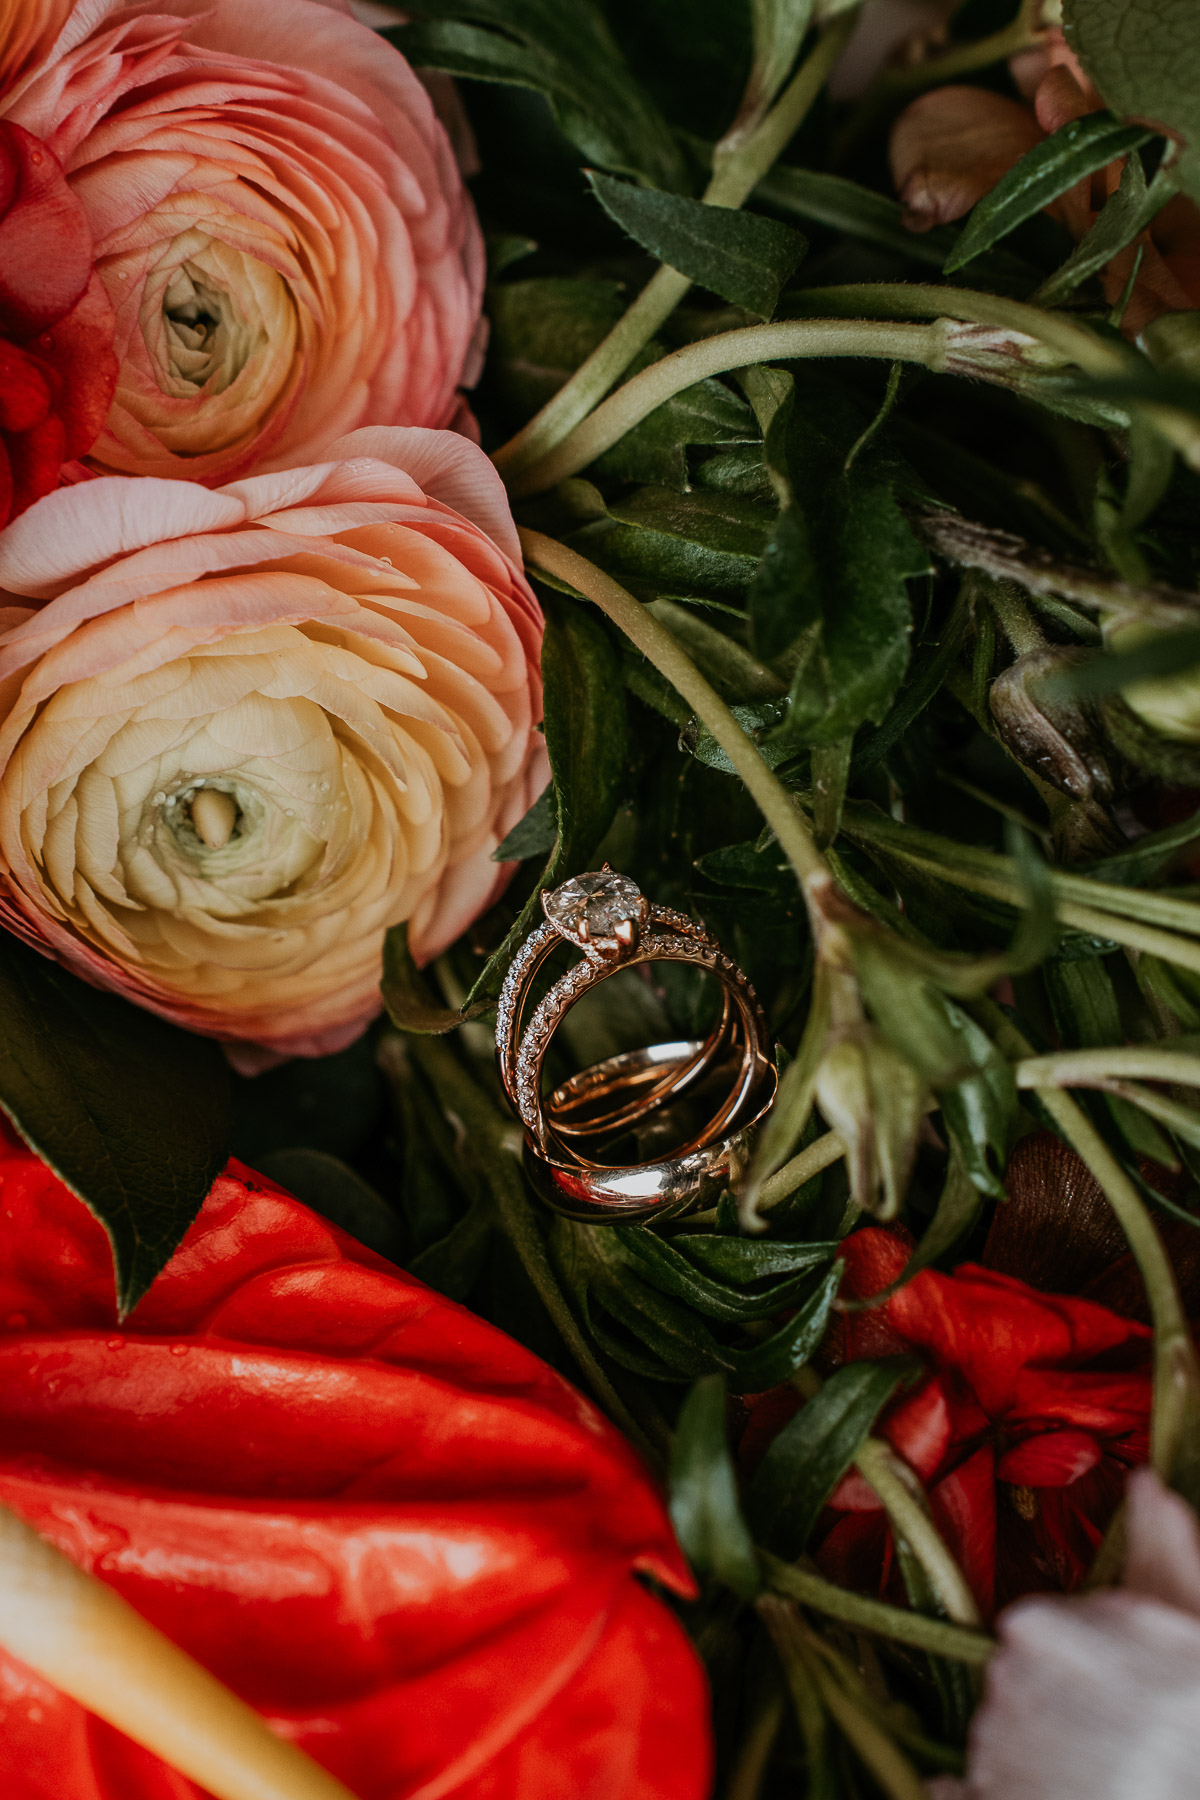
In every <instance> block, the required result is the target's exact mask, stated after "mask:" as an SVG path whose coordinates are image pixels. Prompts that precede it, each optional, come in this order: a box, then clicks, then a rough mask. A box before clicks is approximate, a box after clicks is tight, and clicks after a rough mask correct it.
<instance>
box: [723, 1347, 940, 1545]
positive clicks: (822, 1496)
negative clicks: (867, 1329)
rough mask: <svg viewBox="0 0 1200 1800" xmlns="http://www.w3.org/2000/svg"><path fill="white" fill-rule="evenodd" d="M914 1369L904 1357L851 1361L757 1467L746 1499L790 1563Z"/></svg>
mask: <svg viewBox="0 0 1200 1800" xmlns="http://www.w3.org/2000/svg"><path fill="white" fill-rule="evenodd" d="M915 1368H916V1365H914V1364H913V1363H912V1362H910V1361H909V1360H908V1359H906V1358H898V1359H896V1360H893V1361H889V1362H852V1363H847V1364H846V1365H845V1366H844V1367H843V1368H841V1369H838V1370H836V1371H835V1373H834V1374H833V1375H831V1376H830V1378H829V1380H828V1381H827V1382H826V1383H825V1385H824V1387H823V1388H822V1389H821V1391H820V1393H819V1394H817V1396H816V1397H815V1399H812V1400H809V1401H808V1402H807V1404H806V1405H805V1406H803V1407H801V1409H800V1411H799V1412H798V1413H797V1414H796V1416H795V1418H794V1419H791V1420H789V1421H788V1423H787V1424H786V1425H785V1426H784V1428H783V1430H782V1431H781V1432H780V1433H779V1436H778V1437H777V1438H776V1439H775V1441H774V1443H772V1444H771V1446H770V1448H769V1449H768V1451H767V1453H766V1455H765V1456H764V1457H763V1459H762V1462H761V1463H760V1464H759V1466H758V1469H757V1471H756V1473H755V1476H754V1480H753V1482H752V1483H751V1485H750V1492H749V1494H748V1495H747V1499H746V1511H747V1514H748V1516H749V1519H750V1524H751V1527H752V1529H753V1531H754V1535H755V1537H756V1538H757V1539H758V1540H759V1541H760V1542H762V1543H764V1544H766V1545H767V1546H768V1548H770V1549H772V1550H774V1551H775V1552H776V1553H777V1554H778V1555H780V1556H785V1557H787V1558H788V1560H789V1561H794V1560H795V1558H796V1557H797V1556H799V1555H800V1554H801V1553H802V1551H803V1550H804V1547H805V1545H806V1544H807V1543H808V1540H809V1536H810V1535H811V1533H812V1529H813V1526H814V1525H815V1524H816V1522H817V1519H818V1518H819V1516H820V1513H821V1508H822V1507H823V1506H824V1505H825V1502H826V1501H827V1500H828V1498H829V1496H830V1494H832V1492H833V1490H834V1488H835V1487H836V1486H837V1484H838V1482H839V1481H840V1480H841V1479H842V1476H843V1475H844V1474H845V1473H846V1471H847V1469H848V1468H849V1467H850V1465H851V1463H852V1462H853V1461H854V1458H855V1457H856V1456H857V1455H858V1452H859V1449H860V1448H861V1446H862V1442H863V1439H864V1438H865V1437H867V1436H868V1435H869V1433H870V1431H871V1427H872V1426H873V1425H874V1423H875V1420H876V1419H877V1418H878V1416H879V1414H880V1413H881V1412H882V1411H883V1408H884V1407H885V1406H886V1405H887V1403H888V1401H889V1400H890V1399H891V1398H892V1395H893V1394H894V1393H895V1391H896V1389H897V1388H898V1387H899V1385H900V1383H901V1382H902V1381H906V1380H910V1379H911V1378H912V1376H913V1374H914V1372H915Z"/></svg>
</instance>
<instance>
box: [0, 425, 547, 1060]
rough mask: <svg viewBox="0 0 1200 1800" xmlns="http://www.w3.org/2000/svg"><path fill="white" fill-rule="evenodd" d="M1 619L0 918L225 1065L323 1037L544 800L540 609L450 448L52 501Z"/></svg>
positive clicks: (433, 945) (373, 1006)
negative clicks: (206, 1042) (224, 1047)
mask: <svg viewBox="0 0 1200 1800" xmlns="http://www.w3.org/2000/svg"><path fill="white" fill-rule="evenodd" d="M0 626H2V627H3V629H0V922H2V923H3V924H5V925H7V926H8V927H9V928H10V929H12V930H14V931H16V932H18V933H19V934H20V935H21V936H23V937H25V938H26V939H28V940H29V941H30V942H32V943H33V944H35V945H36V946H37V947H38V948H40V949H42V950H44V951H46V952H48V953H49V954H52V955H53V956H55V957H57V958H58V959H59V960H60V961H62V962H64V963H66V964H68V965H69V966H70V967H72V968H73V969H75V970H76V971H77V972H78V973H79V974H81V975H83V976H84V977H86V978H87V979H88V980H89V981H92V982H94V983H96V984H97V985H99V986H102V987H108V988H112V989H115V990H116V991H118V992H120V993H123V994H125V995H127V996H128V998H130V999H131V1000H134V1001H136V1002H137V1003H138V1004H139V1005H142V1006H146V1007H148V1008H150V1010H151V1011H154V1012H157V1013H160V1014H162V1015H163V1016H164V1017H166V1018H169V1019H174V1020H177V1021H178V1022H179V1023H180V1024H183V1025H186V1026H188V1027H190V1028H192V1029H193V1030H197V1031H202V1032H205V1033H208V1034H210V1035H212V1036H214V1037H219V1038H223V1039H225V1040H226V1041H228V1042H231V1043H239V1042H240V1043H243V1044H248V1045H258V1046H262V1047H263V1048H265V1049H266V1050H268V1051H271V1052H274V1053H277V1054H287V1055H321V1054H324V1053H326V1052H328V1051H330V1050H334V1049H337V1048H339V1047H340V1046H342V1045H344V1044H346V1043H349V1042H350V1041H351V1040H352V1039H353V1038H354V1037H355V1036H356V1035H357V1033H358V1032H359V1031H360V1030H361V1029H362V1028H363V1026H364V1025H365V1024H366V1023H367V1022H368V1021H369V1020H370V1019H371V1018H372V1017H373V1016H374V1015H375V1014H376V1013H377V1012H378V1010H379V993H378V988H379V978H380V963H381V953H382V948H383V938H384V933H385V931H386V930H387V928H388V927H389V926H391V925H395V924H398V923H399V922H401V921H402V920H408V921H409V925H410V933H411V942H412V947H413V950H414V953H415V954H416V956H417V957H418V958H419V959H422V960H424V959H427V958H429V957H430V956H433V955H436V954H437V953H438V951H440V950H441V949H442V948H443V947H444V946H445V945H446V944H448V943H449V942H450V941H451V940H452V939H454V938H455V937H457V936H458V934H459V933H460V932H461V931H462V930H463V929H464V928H465V926H467V925H468V924H469V923H470V922H471V921H472V920H473V919H474V918H475V917H476V916H477V915H478V914H479V913H480V912H481V911H482V910H483V909H484V907H486V906H487V905H488V904H489V903H490V901H491V900H492V899H493V898H494V897H495V895H496V894H497V892H498V891H499V889H500V887H501V886H502V885H503V882H504V879H505V874H506V871H505V870H503V869H501V868H498V867H497V865H496V864H495V863H494V862H492V861H491V853H492V851H493V850H494V849H495V848H496V845H497V844H498V843H499V842H500V840H501V838H502V837H503V836H504V835H505V834H506V833H507V831H508V830H509V829H511V827H512V825H514V824H515V823H516V821H517V819H519V818H520V817H521V816H522V814H523V813H524V812H525V811H526V810H527V809H528V807H529V806H530V804H531V803H532V801H533V800H534V798H535V797H536V795H537V793H538V792H539V791H540V789H541V787H543V786H544V785H545V781H546V763H545V750H544V746H543V743H542V739H541V737H540V735H539V734H538V733H537V732H536V730H535V726H536V723H537V721H538V720H539V719H540V717H541V683H540V676H539V648H540V643H541V635H542V616H541V612H540V609H539V607H538V604H537V601H536V600H535V599H534V596H533V594H532V592H531V590H530V588H529V586H528V584H527V583H526V581H525V579H524V577H523V575H522V574H521V567H520V548H519V545H518V542H517V536H516V531H515V529H514V527H513V523H512V519H511V517H510V514H509V511H508V504H507V500H506V498H505V494H504V489H503V486H502V484H501V481H500V477H499V476H498V475H497V474H496V472H495V470H494V469H493V468H492V465H491V463H490V462H489V461H488V459H487V457H486V456H485V455H484V454H483V452H482V450H479V449H478V448H477V447H476V446H475V445H474V444H471V443H469V442H468V441H467V440H466V439H465V438H462V437H460V436H458V435H457V434H456V433H454V432H449V431H444V432H436V431H428V430H423V429H419V428H410V429H399V428H395V427H392V428H387V427H375V428H370V429H365V430H362V431H358V432H355V433H352V434H351V436H350V437H348V438H345V439H343V440H341V441H340V442H339V443H336V444H333V445H331V446H330V450H329V454H328V458H327V460H325V461H323V462H321V463H318V464H315V465H312V466H310V467H304V468H297V469H290V470H287V471H285V472H281V473H276V474H271V475H258V476H253V477H250V478H249V479H247V480H245V481H241V482H234V483H231V484H229V485H228V486H226V487H223V488H218V489H216V490H209V489H207V488H204V487H202V486H200V485H199V484H198V483H196V482H186V481H161V480H157V479H153V478H150V479H130V478H129V477H127V476H112V477H106V478H101V479H98V480H95V481H89V482H81V483H79V484H77V485H76V486H73V487H67V488H60V489H59V490H58V491H57V492H56V493H53V494H48V495H47V496H46V497H45V499H43V500H39V501H38V502H37V503H36V504H35V505H34V506H32V507H30V509H29V510H28V511H27V512H25V513H23V514H22V515H21V517H20V518H19V519H17V520H15V521H14V523H13V524H12V525H10V526H9V527H8V529H7V530H6V531H5V532H4V533H3V534H2V535H0Z"/></svg>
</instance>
